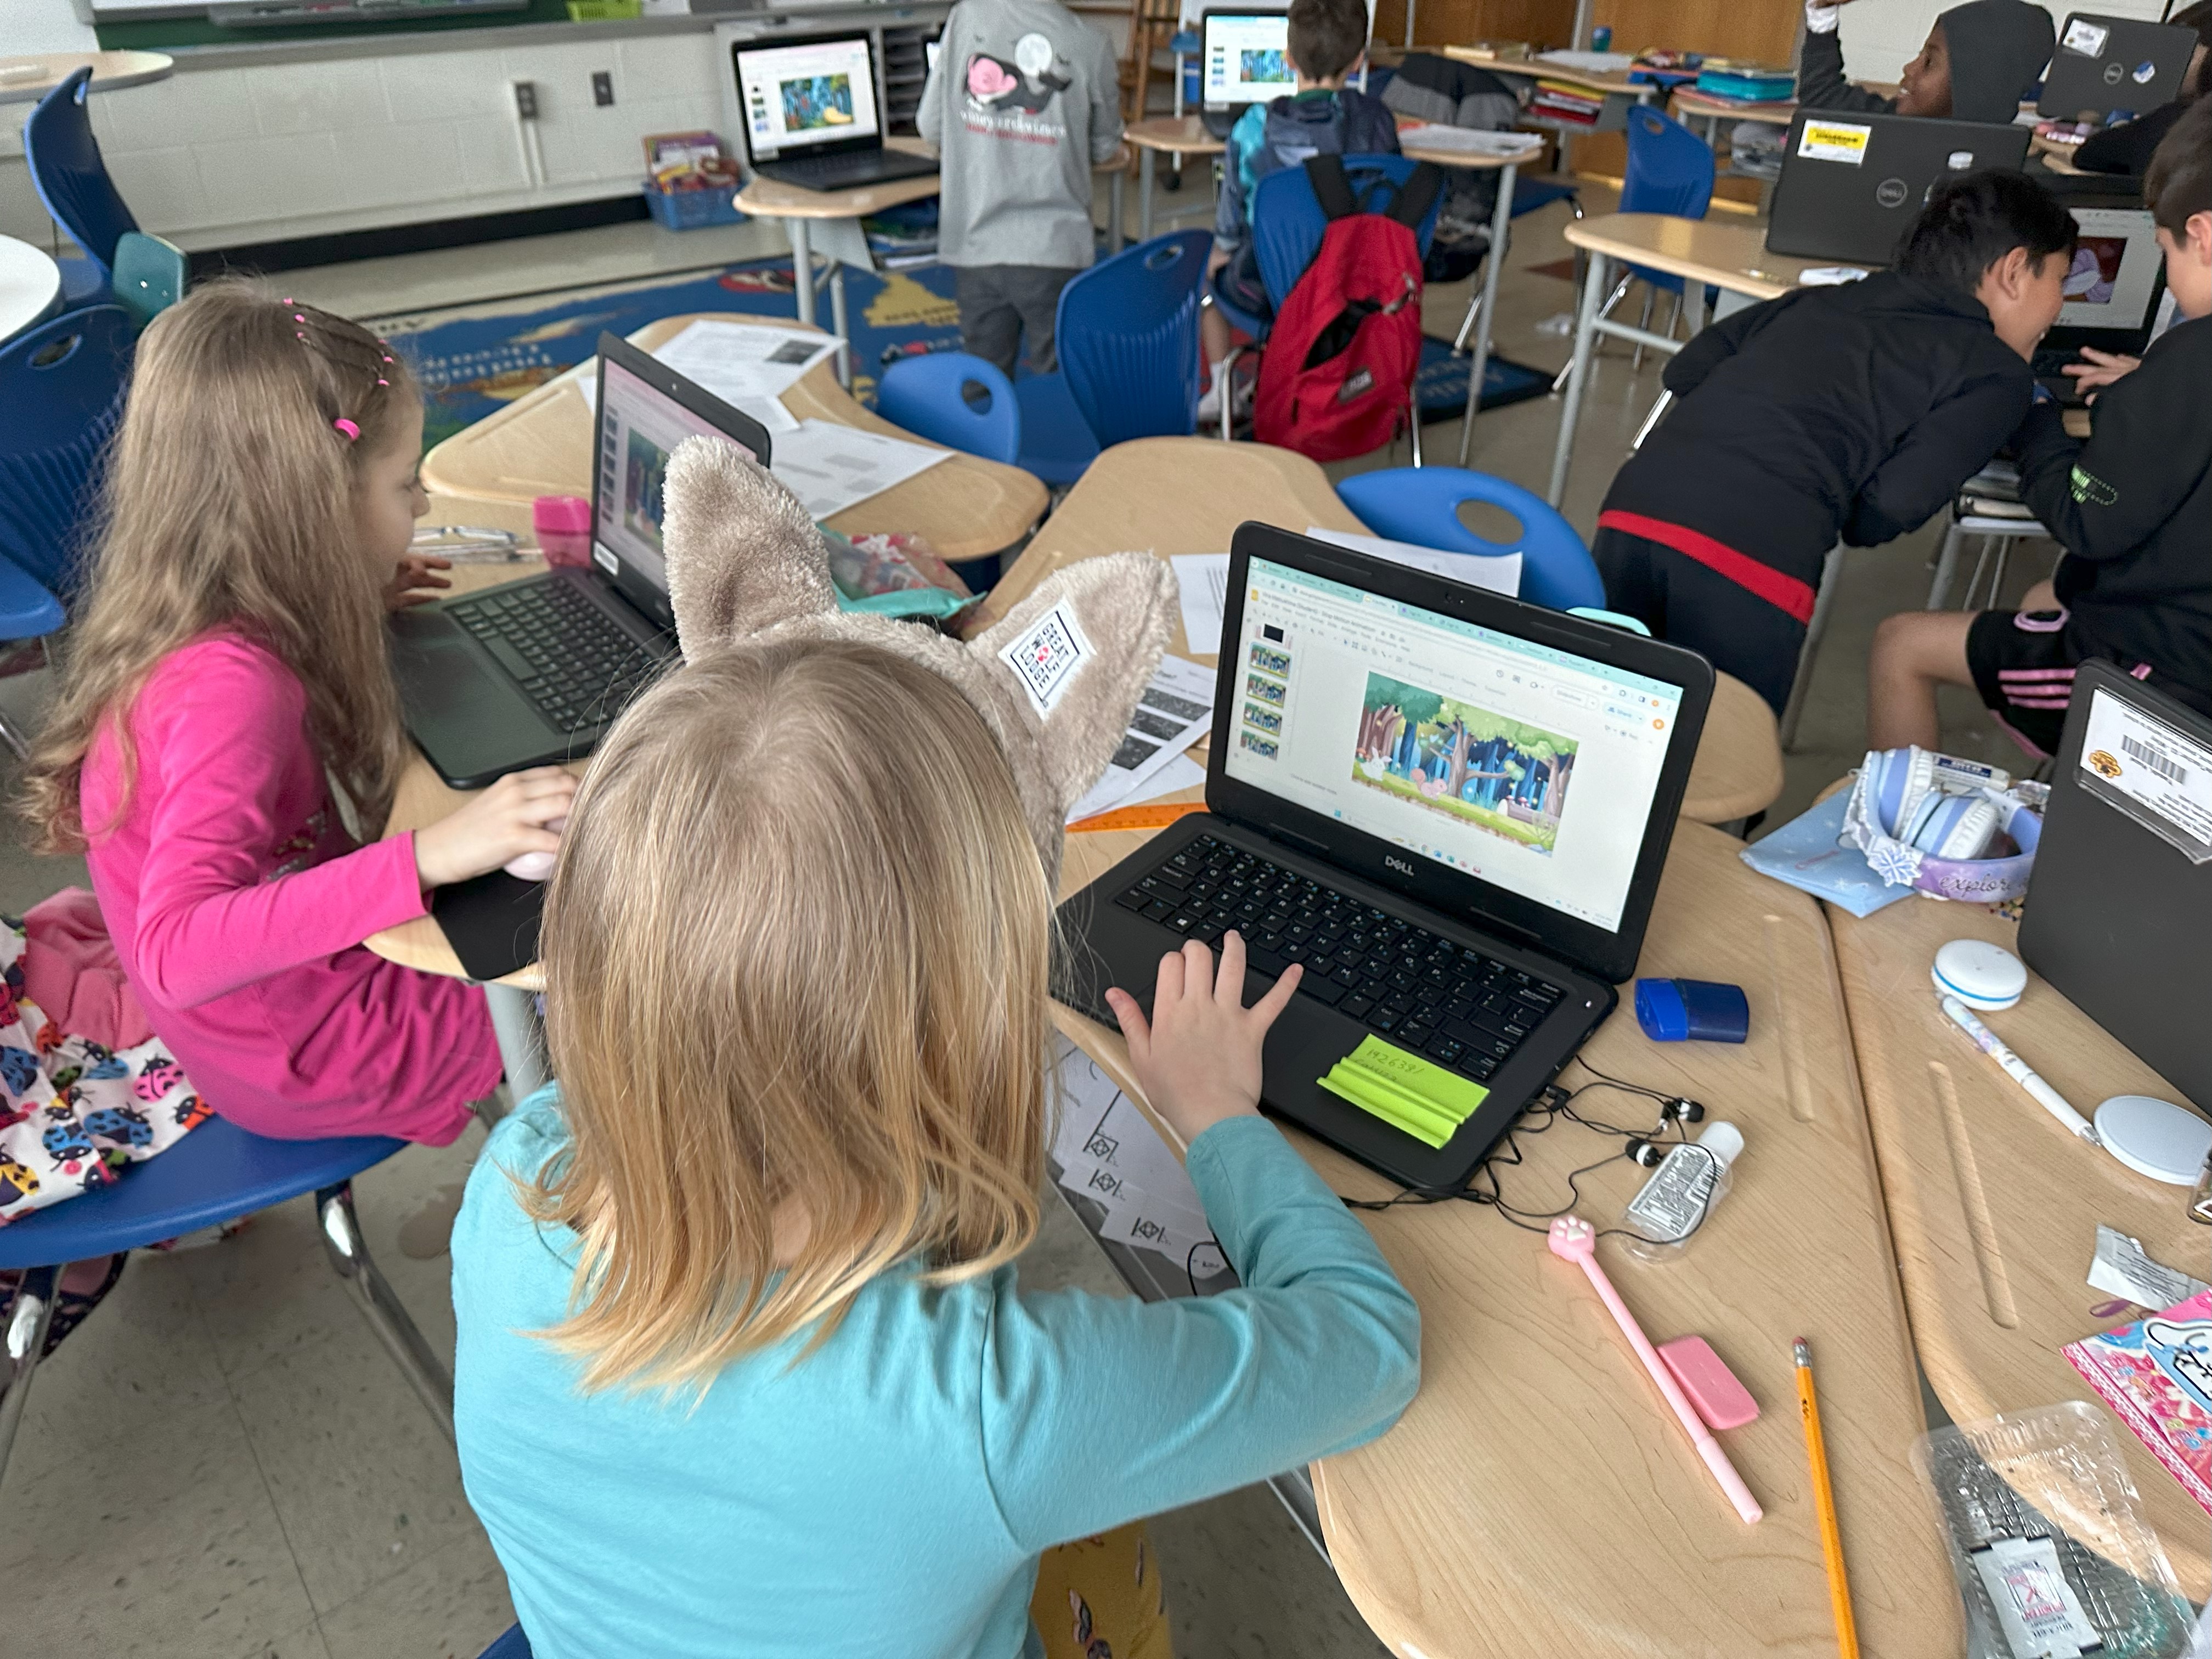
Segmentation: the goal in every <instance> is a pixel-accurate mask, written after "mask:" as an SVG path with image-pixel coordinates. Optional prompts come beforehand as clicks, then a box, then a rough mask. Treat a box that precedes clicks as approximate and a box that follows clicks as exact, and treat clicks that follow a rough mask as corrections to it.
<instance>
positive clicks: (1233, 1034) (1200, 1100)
mask: <svg viewBox="0 0 2212 1659" xmlns="http://www.w3.org/2000/svg"><path fill="white" fill-rule="evenodd" d="M1304 972H1305V969H1304V967H1302V966H1300V965H1298V964H1297V963H1293V964H1291V968H1290V969H1288V970H1287V971H1286V972H1285V974H1284V975H1283V976H1282V977H1281V978H1280V979H1279V980H1277V981H1275V983H1274V987H1273V989H1271V990H1270V991H1269V992H1268V993H1267V995H1265V996H1264V997H1261V999H1260V1000H1259V1001H1257V1002H1255V1003H1254V1004H1253V1005H1252V1006H1250V1007H1249V1008H1247V1007H1246V1006H1244V940H1243V936H1242V935H1241V934H1238V933H1225V934H1224V935H1223V936H1222V939H1221V961H1220V963H1219V968H1218V971H1217V970H1216V965H1215V963H1214V959H1213V952H1212V951H1209V950H1207V949H1206V946H1205V945H1201V944H1200V943H1199V942H1198V941H1197V940H1196V939H1193V940H1191V941H1190V943H1188V945H1184V946H1183V947H1182V950H1181V951H1174V952H1171V953H1170V954H1169V955H1167V956H1165V957H1161V958H1160V976H1159V982H1158V988H1157V989H1156V990H1155V991H1154V992H1153V994H1152V1018H1151V1019H1150V1020H1149V1021H1148V1020H1146V1018H1145V1012H1144V1010H1143V1009H1142V1008H1140V1007H1139V1006H1138V1004H1137V1000H1136V998H1134V997H1133V996H1131V995H1130V994H1128V993H1127V991H1124V990H1121V989H1119V988H1118V987H1117V988H1115V989H1113V990H1109V991H1108V992H1107V993H1106V1004H1107V1006H1109V1008H1111V1009H1112V1010H1113V1011H1114V1018H1115V1019H1116V1020H1118V1021H1119V1022H1120V1023H1121V1035H1122V1036H1125V1037H1127V1039H1128V1042H1129V1066H1130V1069H1132V1070H1133V1071H1134V1072H1135V1073H1136V1074H1137V1081H1138V1083H1139V1085H1142V1087H1143V1089H1144V1091H1145V1098H1146V1099H1147V1100H1149V1101H1150V1102H1151V1103H1152V1106H1153V1108H1154V1109H1156V1110H1157V1111H1158V1113H1159V1115H1161V1116H1162V1117H1164V1118H1165V1119H1166V1120H1167V1122H1168V1127H1170V1128H1171V1129H1173V1130H1174V1131H1175V1132H1176V1134H1178V1135H1179V1136H1181V1137H1182V1142H1183V1145H1185V1146H1188V1145H1189V1144H1190V1143H1191V1142H1192V1141H1194V1140H1195V1139H1198V1137H1199V1136H1200V1135H1201V1134H1203V1133H1206V1130H1208V1129H1210V1128H1212V1127H1213V1126H1214V1125H1215V1124H1217V1123H1218V1122H1220V1121H1222V1120H1223V1119H1224V1118H1231V1117H1251V1116H1255V1115H1257V1114H1258V1112H1259V1109H1260V1043H1261V1039H1262V1038H1264V1037H1265V1036H1267V1028H1268V1027H1269V1026H1271V1025H1273V1024H1274V1023H1275V1016H1276V1015H1278V1014H1279V1013H1281V1012H1283V1009H1284V1008H1285V1006H1287V1005H1288V1003H1289V1002H1290V1000H1291V993H1292V992H1294V991H1296V990H1297V987H1298V981H1299V979H1300V978H1301V977H1302V976H1303V975H1304Z"/></svg>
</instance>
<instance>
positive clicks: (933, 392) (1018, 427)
mask: <svg viewBox="0 0 2212 1659" xmlns="http://www.w3.org/2000/svg"><path fill="white" fill-rule="evenodd" d="M876 413H877V414H878V415H880V416H883V417H884V419H885V420H887V421H889V422H890V423H891V424H892V425H893V426H902V427H904V428H906V429H907V430H908V432H911V433H914V434H915V435H917V436H919V437H923V438H927V439H928V440H929V441H931V442H932V443H939V444H943V445H944V446H945V447H946V448H947V449H957V450H959V451H960V452H961V453H963V454H967V455H980V456H981V457H982V458H983V459H985V460H987V461H1002V462H1004V463H1005V464H1006V465H1008V466H1012V465H1014V464H1015V463H1017V462H1018V461H1019V460H1020V459H1021V454H1022V408H1021V404H1019V403H1018V401H1017V400H1016V398H1015V396H1014V386H1013V382H1012V381H1011V380H1008V379H1007V378H1006V376H1005V375H1004V374H1000V372H999V366H998V365H997V364H996V363H990V362H984V361H983V359H982V358H981V357H975V356H969V354H968V353H967V352H964V351H926V352H919V353H916V354H915V356H911V357H901V358H899V359H898V360H896V362H893V363H891V364H890V367H888V368H885V369H884V373H883V378H882V379H881V380H878V381H877V382H876Z"/></svg>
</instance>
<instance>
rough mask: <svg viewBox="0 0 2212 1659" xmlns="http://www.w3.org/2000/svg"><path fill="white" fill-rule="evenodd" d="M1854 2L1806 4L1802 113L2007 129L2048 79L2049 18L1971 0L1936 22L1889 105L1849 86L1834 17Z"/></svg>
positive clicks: (2052, 36)
mask: <svg viewBox="0 0 2212 1659" xmlns="http://www.w3.org/2000/svg"><path fill="white" fill-rule="evenodd" d="M1849 3H1850V0H1805V45H1804V47H1803V49H1802V52H1800V54H1799V57H1798V60H1797V105H1798V107H1799V108H1801V109H1840V110H1855V111H1857V112H1860V113H1863V114H1887V115H1928V116H1948V117H1949V118H1951V119H1953V120H1954V121H1990V122H1994V123H1996V124H1997V125H2010V123H2011V121H2012V118H2013V117H2014V116H2015V115H2017V114H2018V113H2019V112H2020V103H2021V99H2023V98H2025V97H2027V95H2028V94H2030V92H2031V91H2032V90H2033V88H2034V86H2035V83H2036V82H2038V81H2040V80H2041V79H2042V78H2043V71H2044V69H2045V65H2047V64H2049V63H2050V62H2051V46H2052V45H2053V43H2054V41H2055V40H2056V39H2057V33H2056V31H2055V29H2054V28H2053V27H2052V25H2051V14H2050V13H2049V12H2047V11H2045V10H2044V9H2043V8H2042V7H2040V6H2035V5H2030V4H2029V3H2027V0H1966V4H1965V5H1962V6H1954V7H1952V8H1951V9H1950V10H1948V11H1947V12H1945V13H1944V14H1943V15H1942V16H1940V17H1938V18H1937V19H1936V25H1935V27H1933V28H1931V29H1929V31H1928V40H1927V43H1926V44H1925V45H1924V46H1922V47H1921V48H1920V55H1919V56H1918V57H1917V58H1914V59H1913V60H1912V61H1911V63H1909V64H1906V65H1905V68H1904V69H1903V70H1901V71H1899V77H1898V78H1899V83H1900V86H1901V90H1900V91H1899V93H1898V95H1897V96H1896V97H1894V98H1885V97H1883V96H1882V95H1881V94H1879V93H1874V92H1869V91H1868V90H1867V89H1866V88H1864V87H1859V86H1854V85H1852V84H1851V83H1850V82H1849V81H1847V80H1845V79H1844V48H1843V45H1842V43H1841V42H1840V41H1839V40H1838V39H1837V38H1836V24H1837V21H1838V19H1837V12H1838V7H1840V6H1844V5H1847V4H1849Z"/></svg>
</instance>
